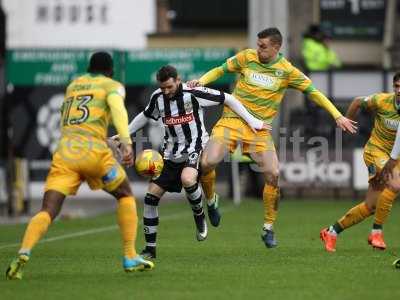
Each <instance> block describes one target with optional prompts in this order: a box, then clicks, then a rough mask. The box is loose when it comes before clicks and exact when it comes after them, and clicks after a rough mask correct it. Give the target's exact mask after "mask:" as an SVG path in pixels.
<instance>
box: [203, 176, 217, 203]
mask: <svg viewBox="0 0 400 300" xmlns="http://www.w3.org/2000/svg"><path fill="white" fill-rule="evenodd" d="M215 177H216V174H215V170H212V171H211V172H210V173H208V174H205V175H203V176H201V177H200V182H201V186H202V187H203V191H204V195H205V196H206V199H207V200H211V199H213V196H214V193H215Z"/></svg>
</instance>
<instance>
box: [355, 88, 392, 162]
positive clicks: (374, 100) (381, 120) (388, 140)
mask: <svg viewBox="0 0 400 300" xmlns="http://www.w3.org/2000/svg"><path fill="white" fill-rule="evenodd" d="M361 107H362V108H364V109H367V110H368V111H371V112H375V114H376V115H375V121H374V127H373V129H372V132H371V136H370V138H369V140H368V142H367V144H366V147H367V148H370V149H374V148H375V149H376V148H377V149H379V150H381V151H384V152H385V153H388V154H389V155H390V152H391V151H392V148H393V144H394V140H395V139H396V131H397V127H398V126H399V123H400V114H399V111H398V110H399V109H400V107H399V105H398V104H397V103H396V100H395V95H394V93H379V94H373V95H370V96H368V97H365V98H364V100H363V101H362V104H361Z"/></svg>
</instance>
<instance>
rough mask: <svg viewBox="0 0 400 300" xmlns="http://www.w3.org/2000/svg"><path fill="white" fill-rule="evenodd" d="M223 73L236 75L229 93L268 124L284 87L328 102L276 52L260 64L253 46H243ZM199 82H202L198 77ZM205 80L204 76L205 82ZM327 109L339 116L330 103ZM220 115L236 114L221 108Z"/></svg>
mask: <svg viewBox="0 0 400 300" xmlns="http://www.w3.org/2000/svg"><path fill="white" fill-rule="evenodd" d="M225 72H236V73H239V74H240V77H239V79H238V81H237V83H236V87H235V90H234V91H233V95H234V96H235V97H236V98H238V99H239V100H240V101H241V102H242V104H243V105H244V106H245V107H246V108H247V110H248V111H249V112H250V113H251V114H252V115H254V116H255V117H256V118H259V119H262V120H264V121H266V122H267V123H272V120H273V119H274V117H275V115H276V114H277V112H278V110H279V105H280V104H281V101H282V98H283V96H284V93H285V91H286V89H287V88H294V89H297V90H299V91H301V92H304V93H312V95H313V96H314V95H315V96H316V97H313V98H314V99H318V101H320V99H322V98H323V99H322V102H326V101H329V100H328V99H326V98H325V97H324V96H323V95H322V94H321V93H320V92H319V91H318V90H316V89H315V87H314V86H313V84H312V82H311V80H310V79H309V78H308V77H307V76H306V75H304V74H303V73H302V72H301V71H300V70H299V69H297V68H296V67H294V66H293V65H292V64H291V63H290V62H289V61H288V60H287V59H286V58H284V57H283V55H282V54H278V56H277V58H276V59H275V60H274V61H272V62H270V63H266V64H264V63H261V62H260V61H259V59H258V55H257V51H256V50H255V49H246V50H243V51H241V52H239V53H237V54H236V55H235V56H233V57H231V58H229V59H228V60H227V61H226V63H224V64H223V65H222V73H225ZM203 80H204V78H203ZM200 81H201V82H202V79H200ZM207 81H208V80H207V78H205V82H207ZM314 99H313V100H314ZM325 99H326V100H325ZM323 104H325V103H323ZM329 104H330V103H329ZM328 110H329V111H330V112H331V114H332V115H333V116H334V118H337V117H339V116H341V114H340V113H339V112H338V111H337V110H336V109H335V108H334V107H333V106H332V105H331V107H330V108H329V109H328ZM223 117H237V115H236V114H235V113H234V112H233V111H232V110H230V109H229V108H228V107H224V112H223Z"/></svg>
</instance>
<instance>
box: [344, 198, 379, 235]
mask: <svg viewBox="0 0 400 300" xmlns="http://www.w3.org/2000/svg"><path fill="white" fill-rule="evenodd" d="M372 214H373V211H370V210H369V209H368V206H367V204H366V203H365V202H363V203H360V204H358V205H356V206H354V207H353V208H351V209H350V210H349V211H348V212H347V213H346V214H345V215H344V216H343V217H342V218H341V219H340V220H339V221H338V223H339V224H340V226H341V227H342V228H343V229H346V228H349V227H350V226H353V225H355V224H358V223H360V222H361V221H363V220H364V219H366V218H368V217H369V216H370V215H372Z"/></svg>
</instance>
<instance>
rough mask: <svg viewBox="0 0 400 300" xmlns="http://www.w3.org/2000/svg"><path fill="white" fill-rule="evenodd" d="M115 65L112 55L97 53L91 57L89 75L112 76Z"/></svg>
mask: <svg viewBox="0 0 400 300" xmlns="http://www.w3.org/2000/svg"><path fill="white" fill-rule="evenodd" d="M113 68H114V63H113V59H112V57H111V55H110V54H109V53H107V52H95V53H93V54H92V56H91V57H90V61H89V67H88V69H87V71H88V72H89V73H101V74H104V75H107V76H111V75H112V73H113Z"/></svg>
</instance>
